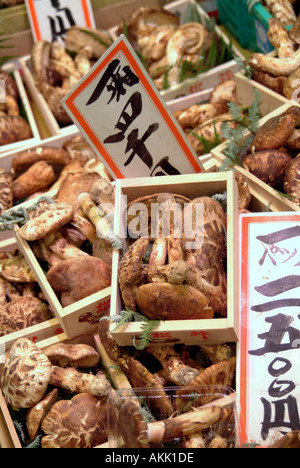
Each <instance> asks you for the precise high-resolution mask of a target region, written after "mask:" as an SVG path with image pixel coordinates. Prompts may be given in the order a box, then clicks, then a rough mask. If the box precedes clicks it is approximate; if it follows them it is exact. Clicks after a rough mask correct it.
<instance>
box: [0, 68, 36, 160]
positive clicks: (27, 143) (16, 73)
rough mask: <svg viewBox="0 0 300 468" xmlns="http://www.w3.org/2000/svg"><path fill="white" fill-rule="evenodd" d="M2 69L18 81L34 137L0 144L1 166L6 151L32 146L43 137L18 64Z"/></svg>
mask: <svg viewBox="0 0 300 468" xmlns="http://www.w3.org/2000/svg"><path fill="white" fill-rule="evenodd" d="M2 69H3V70H4V71H6V72H7V73H9V74H11V75H12V76H13V78H14V80H15V82H16V85H17V88H18V91H19V99H20V103H21V105H22V107H23V109H24V111H25V113H26V117H27V121H28V124H29V126H30V128H31V132H32V137H31V138H29V139H27V140H22V141H17V142H15V143H11V144H8V145H1V146H0V167H3V166H2V165H1V155H2V154H3V153H6V152H8V151H12V150H14V151H17V150H19V149H21V148H26V147H27V146H30V145H32V144H34V143H37V142H38V141H40V140H41V137H40V134H39V131H38V127H37V124H36V121H35V118H34V115H33V111H32V108H31V105H30V103H29V99H28V96H27V93H26V90H25V87H24V83H23V80H22V76H21V73H20V71H19V69H18V67H17V65H16V64H15V63H13V62H11V63H8V64H6V65H4V66H3V67H2Z"/></svg>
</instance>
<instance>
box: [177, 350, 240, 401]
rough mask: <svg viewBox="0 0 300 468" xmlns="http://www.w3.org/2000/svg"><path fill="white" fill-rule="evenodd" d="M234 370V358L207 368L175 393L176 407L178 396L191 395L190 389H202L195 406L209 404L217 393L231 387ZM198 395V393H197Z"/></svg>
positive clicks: (216, 396)
mask: <svg viewBox="0 0 300 468" xmlns="http://www.w3.org/2000/svg"><path fill="white" fill-rule="evenodd" d="M235 370H236V358H235V357H232V358H230V359H227V360H224V361H220V362H218V363H217V364H213V365H212V366H210V367H207V368H206V369H205V370H204V371H203V372H200V374H198V375H197V377H196V378H195V379H194V380H192V381H191V382H190V383H189V384H188V385H187V386H186V387H185V388H183V389H180V390H178V391H177V392H176V395H177V396H178V399H176V405H177V406H178V405H180V398H179V396H184V395H188V394H189V393H191V389H196V388H199V389H203V390H205V389H206V391H203V392H202V393H203V396H200V395H199V397H198V398H197V400H196V402H195V403H196V405H197V406H202V405H205V404H207V403H210V402H211V401H213V400H214V399H216V398H218V392H222V391H223V392H224V391H225V390H224V389H226V388H232V387H233V381H234V377H235ZM199 393H200V392H199Z"/></svg>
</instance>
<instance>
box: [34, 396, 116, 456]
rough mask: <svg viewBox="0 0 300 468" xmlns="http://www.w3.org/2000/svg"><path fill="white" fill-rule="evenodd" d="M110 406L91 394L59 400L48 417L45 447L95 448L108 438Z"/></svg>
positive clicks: (46, 419)
mask: <svg viewBox="0 0 300 468" xmlns="http://www.w3.org/2000/svg"><path fill="white" fill-rule="evenodd" d="M106 412H107V405H106V404H103V403H102V402H101V401H100V400H99V399H98V398H96V397H94V396H93V395H89V394H88V393H81V394H79V395H76V396H75V397H74V398H72V400H61V401H58V402H57V403H56V404H55V405H54V406H52V408H51V410H50V411H49V413H48V414H47V416H46V417H45V419H44V420H43V423H42V430H43V432H44V433H45V434H46V435H45V436H44V437H43V438H42V448H93V447H96V446H98V445H101V444H103V443H105V442H106V441H107V415H106Z"/></svg>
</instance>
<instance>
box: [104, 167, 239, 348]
mask: <svg viewBox="0 0 300 468" xmlns="http://www.w3.org/2000/svg"><path fill="white" fill-rule="evenodd" d="M225 190H226V191H227V197H228V201H227V211H228V236H227V237H228V245H227V253H228V255H227V274H228V315H227V318H221V319H212V320H183V321H165V322H161V324H160V325H159V327H158V328H157V329H156V331H155V332H154V333H153V334H152V337H153V338H152V341H151V344H150V345H157V344H167V343H168V344H175V343H185V344H187V345H193V344H195V345H196V344H203V343H206V344H210V343H224V342H226V341H227V342H235V341H237V340H238V327H239V323H238V322H239V320H238V291H237V288H236V284H238V270H237V268H236V266H237V265H238V237H237V236H238V229H237V226H238V209H237V203H238V198H237V197H238V194H237V185H236V182H235V179H234V175H233V173H229V172H228V173H209V174H208V173H201V174H195V175H194V174H192V175H186V176H172V177H157V178H155V180H154V179H153V178H142V179H124V180H117V181H116V216H115V232H116V234H117V235H118V236H119V237H120V238H121V239H123V240H124V246H123V248H124V249H125V250H126V243H125V240H126V239H125V237H126V235H125V226H124V225H123V224H122V220H123V219H124V213H125V210H126V202H125V197H127V199H126V201H127V202H128V203H130V202H131V201H133V200H136V199H137V198H139V197H143V196H146V195H151V194H154V193H159V192H172V193H176V194H179V195H185V196H187V197H190V198H195V197H196V196H203V195H207V196H212V195H214V194H216V193H223V192H224V191H225ZM120 255H121V254H120V252H119V251H116V252H114V254H113V274H112V294H111V309H110V315H111V317H114V316H116V315H117V314H119V313H120V312H121V311H122V310H123V305H122V300H121V294H120V289H119V282H118V267H119V262H120ZM115 326H116V325H115V323H113V322H112V323H111V325H110V332H111V334H112V336H113V337H114V339H115V340H116V342H117V343H118V344H119V345H120V346H132V344H133V339H134V338H136V339H138V338H139V336H140V333H141V323H138V322H132V323H129V324H128V325H127V326H126V328H125V329H120V330H115Z"/></svg>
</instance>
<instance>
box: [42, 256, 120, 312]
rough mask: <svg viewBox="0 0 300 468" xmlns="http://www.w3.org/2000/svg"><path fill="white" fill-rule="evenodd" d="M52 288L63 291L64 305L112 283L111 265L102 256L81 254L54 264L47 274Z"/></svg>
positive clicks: (62, 299)
mask: <svg viewBox="0 0 300 468" xmlns="http://www.w3.org/2000/svg"><path fill="white" fill-rule="evenodd" d="M46 278H47V280H48V281H49V283H50V285H51V286H52V288H53V289H54V290H55V291H57V292H60V293H62V295H61V301H62V305H63V307H66V306H68V305H70V304H73V303H75V302H77V301H79V300H81V299H84V298H85V297H88V296H90V295H92V294H95V293H96V292H99V291H102V290H103V289H105V288H108V287H109V286H110V285H111V265H109V264H107V263H105V262H104V261H103V260H101V259H100V258H96V257H92V256H90V255H87V256H79V257H73V258H68V259H67V260H63V261H62V262H59V263H57V264H55V265H53V266H52V267H51V268H50V270H49V271H48V273H47V275H46Z"/></svg>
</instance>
